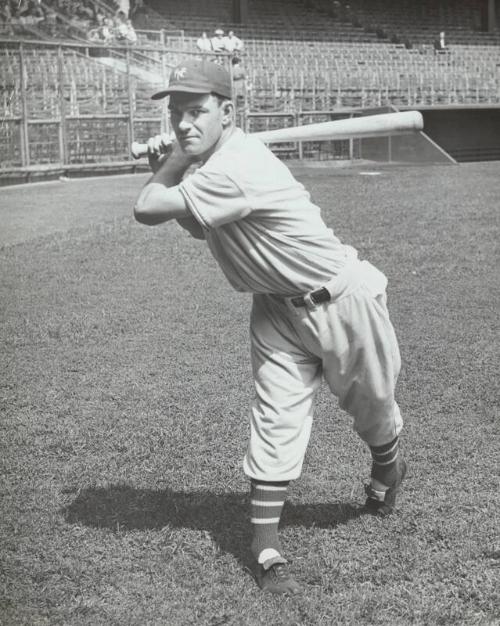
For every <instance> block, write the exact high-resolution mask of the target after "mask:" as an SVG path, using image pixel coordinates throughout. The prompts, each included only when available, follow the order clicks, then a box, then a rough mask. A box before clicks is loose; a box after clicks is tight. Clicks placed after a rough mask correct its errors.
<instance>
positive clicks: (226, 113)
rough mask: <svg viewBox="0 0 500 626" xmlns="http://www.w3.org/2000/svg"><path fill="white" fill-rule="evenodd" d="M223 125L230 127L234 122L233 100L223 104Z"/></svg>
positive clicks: (225, 101)
mask: <svg viewBox="0 0 500 626" xmlns="http://www.w3.org/2000/svg"><path fill="white" fill-rule="evenodd" d="M221 106H222V125H223V126H224V127H226V126H229V125H230V124H231V123H232V122H233V121H234V104H233V102H232V101H231V100H224V102H223V103H222V105H221Z"/></svg>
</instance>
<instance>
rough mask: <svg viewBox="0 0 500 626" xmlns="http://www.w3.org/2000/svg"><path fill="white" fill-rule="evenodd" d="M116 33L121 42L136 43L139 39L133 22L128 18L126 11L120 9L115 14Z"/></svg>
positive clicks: (116, 37)
mask: <svg viewBox="0 0 500 626" xmlns="http://www.w3.org/2000/svg"><path fill="white" fill-rule="evenodd" d="M114 34H115V39H116V41H118V42H119V43H135V42H136V41H137V35H136V33H135V30H134V28H133V26H132V22H131V21H130V20H129V19H128V18H127V16H126V14H125V12H124V11H118V13H117V14H116V16H115V19H114Z"/></svg>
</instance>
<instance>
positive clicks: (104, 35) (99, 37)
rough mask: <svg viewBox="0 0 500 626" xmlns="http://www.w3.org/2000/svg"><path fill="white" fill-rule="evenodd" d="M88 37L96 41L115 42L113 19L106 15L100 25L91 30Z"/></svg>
mask: <svg viewBox="0 0 500 626" xmlns="http://www.w3.org/2000/svg"><path fill="white" fill-rule="evenodd" d="M87 37H88V39H89V40H90V41H95V42H96V43H104V44H110V43H113V41H114V38H115V36H114V28H113V20H112V19H111V18H109V17H105V18H104V19H103V21H102V24H101V25H100V26H98V27H97V28H93V29H92V30H91V31H89V33H88V35H87Z"/></svg>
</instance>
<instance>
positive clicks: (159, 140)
mask: <svg viewBox="0 0 500 626" xmlns="http://www.w3.org/2000/svg"><path fill="white" fill-rule="evenodd" d="M174 142H175V135H171V134H170V133H161V134H160V135H155V136H154V137H150V138H149V139H148V140H147V142H146V144H147V146H148V159H149V165H150V167H151V169H152V170H153V172H156V171H157V170H158V168H159V167H160V165H161V164H162V163H163V161H165V159H168V158H169V156H170V155H171V154H172V151H173V148H174Z"/></svg>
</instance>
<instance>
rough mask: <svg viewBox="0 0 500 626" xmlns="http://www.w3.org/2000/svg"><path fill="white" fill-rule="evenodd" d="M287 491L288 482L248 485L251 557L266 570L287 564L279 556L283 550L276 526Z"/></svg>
mask: <svg viewBox="0 0 500 626" xmlns="http://www.w3.org/2000/svg"><path fill="white" fill-rule="evenodd" d="M287 490H288V481H286V482H263V481H259V480H252V481H251V485H250V514H251V522H252V526H253V539H252V554H253V555H254V557H255V558H256V559H257V561H258V562H259V563H260V564H262V565H264V568H266V569H267V567H270V566H271V565H273V564H274V563H279V562H281V563H284V562H285V563H286V560H285V559H284V558H283V557H282V556H281V553H282V548H281V544H280V541H279V538H278V525H279V522H280V517H281V511H282V509H283V505H284V503H285V498H286V493H287Z"/></svg>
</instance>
